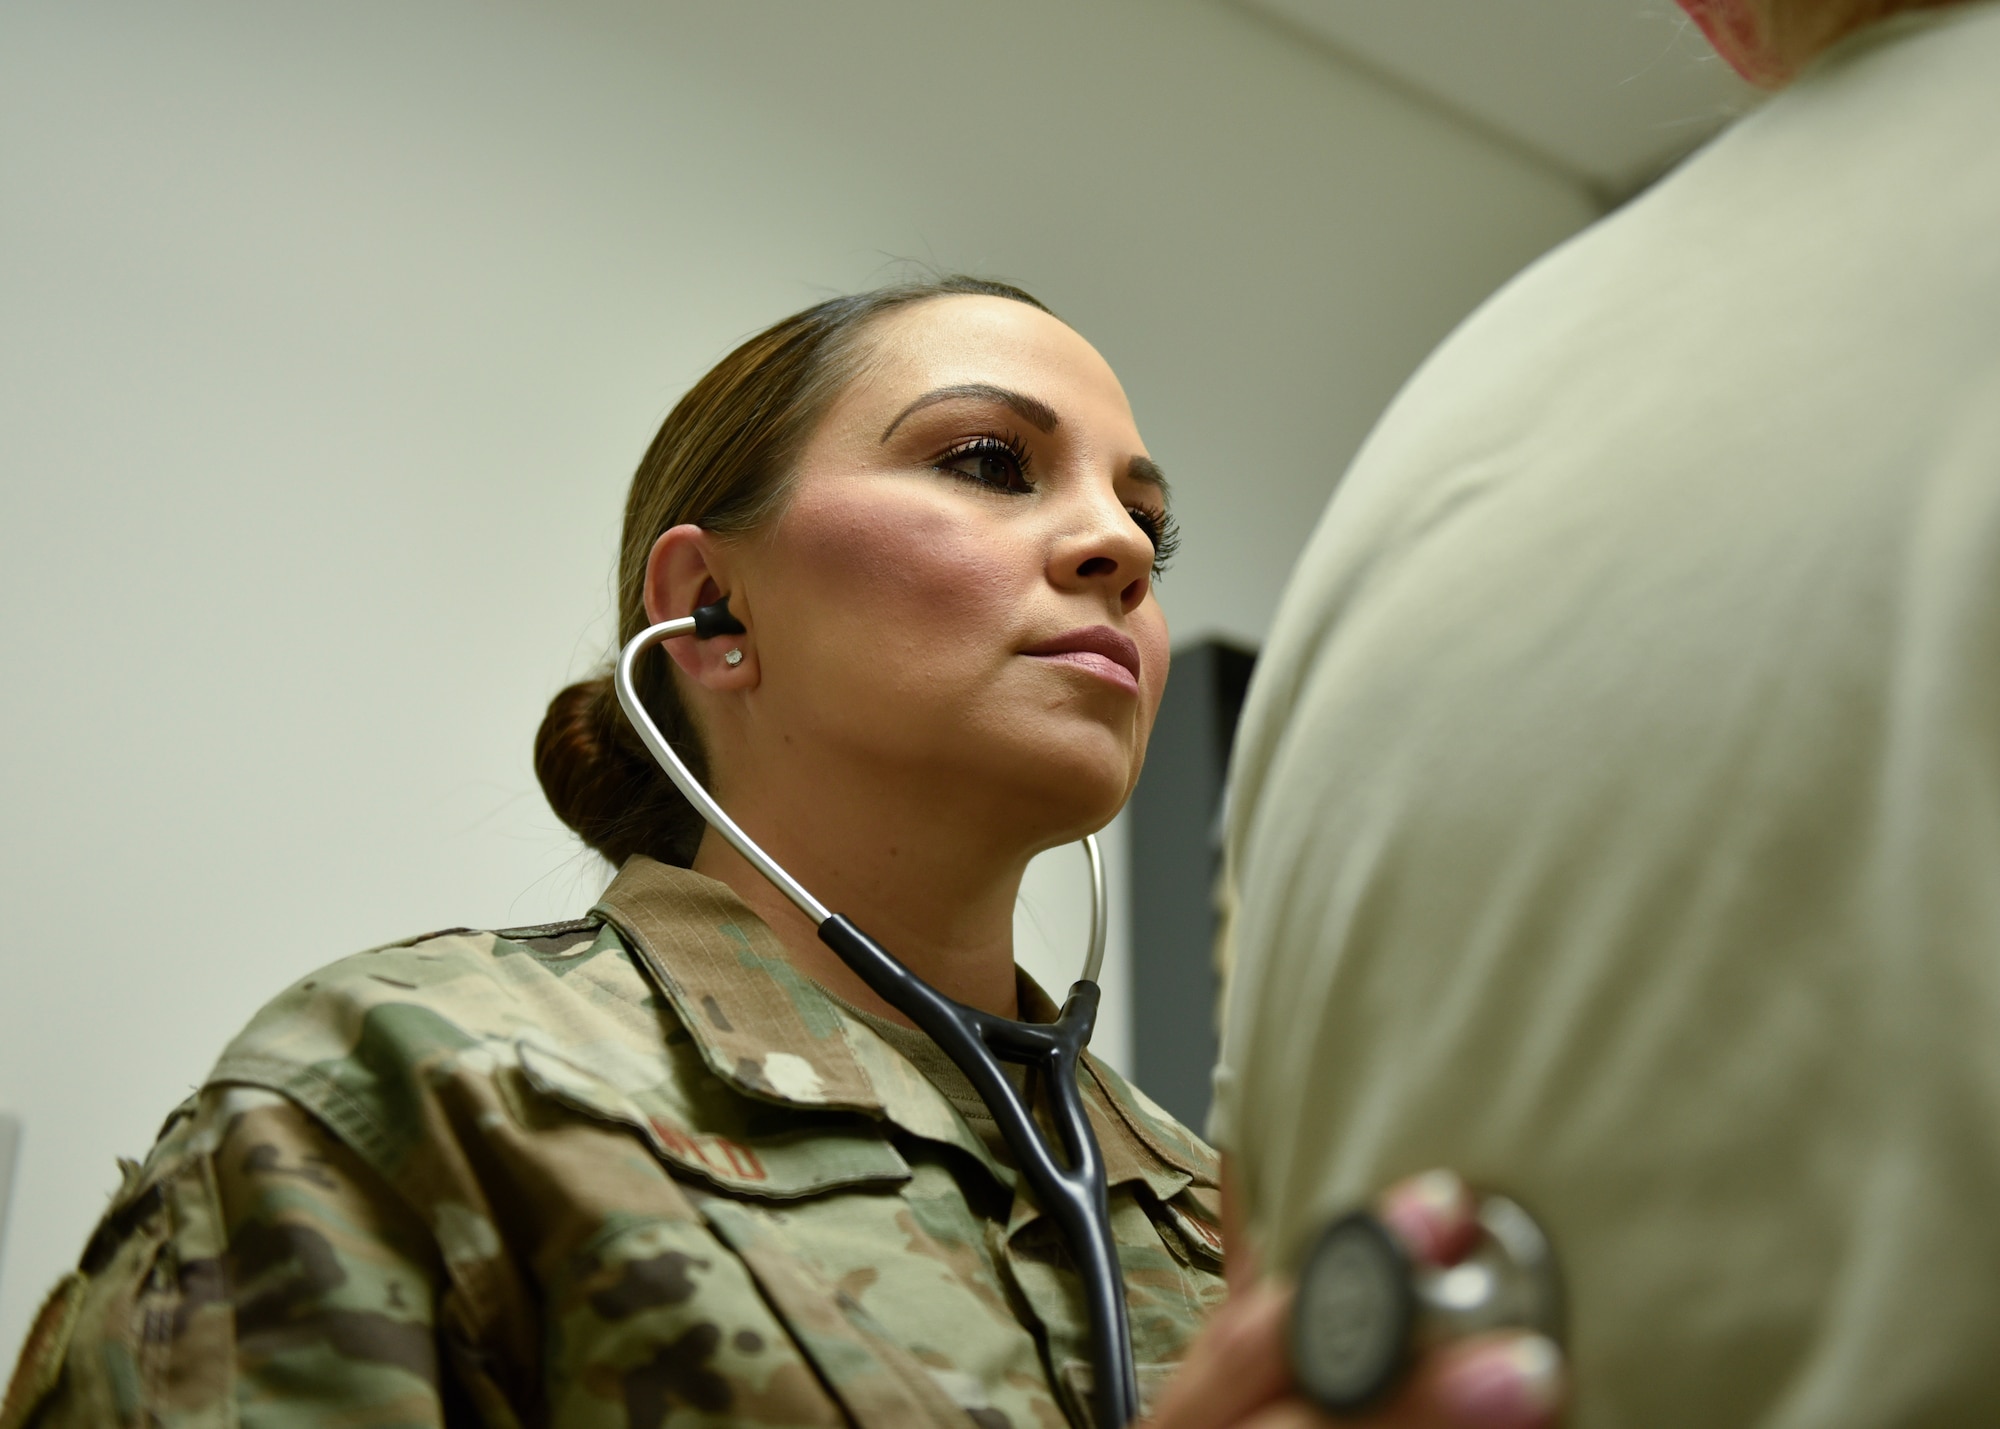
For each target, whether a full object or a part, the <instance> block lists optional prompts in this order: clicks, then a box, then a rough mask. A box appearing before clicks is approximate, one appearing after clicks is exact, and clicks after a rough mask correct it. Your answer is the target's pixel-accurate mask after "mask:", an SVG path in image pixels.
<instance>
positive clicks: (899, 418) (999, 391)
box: [882, 382, 1059, 442]
mask: <svg viewBox="0 0 2000 1429" xmlns="http://www.w3.org/2000/svg"><path fill="white" fill-rule="evenodd" d="M961 397H975V398H980V399H983V400H985V401H988V402H999V403H1001V404H1002V405H1004V406H1007V407H1011V408H1013V409H1014V411H1015V413H1016V414H1018V415H1019V416H1020V418H1021V420H1022V421H1024V422H1027V423H1028V424H1029V425H1031V426H1033V427H1036V428H1039V429H1040V430H1042V431H1044V432H1053V431H1054V430H1055V429H1056V426H1057V424H1058V421H1059V419H1058V418H1057V416H1056V409H1055V408H1053V407H1051V406H1050V405H1049V404H1048V403H1046V402H1043V401H1040V400H1038V399H1036V398H1034V397H1030V396H1029V395H1028V394H1027V393H1025V392H1014V391H1010V390H1008V389H1007V388H1005V387H995V386H994V385H993V384H992V383H990V382H967V383H963V384H961V385H960V386H957V387H937V388H933V389H932V390H931V391H929V392H926V393H924V395H923V396H921V397H919V398H917V400H916V401H914V402H912V403H910V405H909V406H907V407H905V408H903V410H902V411H900V412H898V413H897V414H896V420H895V421H893V422H891V423H889V425H888V426H887V427H886V428H884V429H883V432H882V440H883V441H885V442H886V441H888V440H889V438H890V437H892V436H894V435H895V434H896V428H898V427H900V426H902V425H903V420H904V418H906V417H909V416H911V415H912V414H914V413H917V412H921V411H923V410H924V408H926V407H935V406H936V405H937V404H938V403H940V402H953V401H957V400H958V399H959V398H961Z"/></svg>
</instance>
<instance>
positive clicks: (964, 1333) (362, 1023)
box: [0, 859, 1222, 1429]
mask: <svg viewBox="0 0 2000 1429" xmlns="http://www.w3.org/2000/svg"><path fill="white" fill-rule="evenodd" d="M1024 989H1025V991H1026V994H1027V997H1026V1000H1027V1001H1028V1002H1031V1003H1033V1004H1035V1005H1034V1006H1030V1007H1027V1008H1025V1009H1024V1010H1025V1011H1026V1013H1027V1015H1030V1016H1035V1015H1040V1016H1043V1017H1047V1016H1051V1015H1053V1009H1052V1008H1051V1007H1050V1006H1048V1003H1047V999H1046V997H1043V996H1042V995H1041V994H1040V993H1039V990H1036V989H1034V988H1033V987H1032V984H1027V983H1025V980H1024ZM1087 1067H1088V1077H1087V1087H1086V1091H1087V1095H1088V1098H1089V1101H1090V1107H1091V1113H1092V1117H1093V1120H1094V1123H1095V1125H1096V1128H1097V1133H1098V1136H1099V1137H1100V1138H1101V1140H1102V1142H1103V1146H1104V1153H1105V1159H1106V1162H1107V1164H1108V1168H1109V1174H1110V1180H1111V1182H1112V1191H1111V1206H1112V1216H1113V1222H1114V1225H1115V1228H1116V1233H1117V1236H1118V1240H1119V1246H1120V1255H1121V1259H1122V1263H1123V1266H1124V1271H1125V1277H1126V1285H1127V1289H1128V1293H1129V1298H1130V1303H1131V1310H1132V1328H1133V1336H1134V1341H1135V1348H1136V1350H1137V1355H1138V1360H1139V1363H1140V1365H1141V1366H1142V1369H1141V1391H1142V1396H1144V1395H1147V1394H1149V1393H1150V1392H1151V1391H1152V1390H1154V1389H1156V1388H1157V1385H1158V1383H1159V1381H1160V1379H1161V1378H1162V1377H1163V1376H1164V1373H1165V1370H1166V1367H1167V1366H1169V1365H1171V1364H1172V1363H1173V1362H1174V1361H1175V1360H1176V1359H1178V1358H1179V1356H1180V1355H1181V1353H1182V1352H1183V1350H1184V1348H1185V1346H1186V1345H1187V1343H1188V1341H1189V1339H1190V1338H1191V1337H1192V1336H1193V1335H1194V1333H1195V1332H1196V1330H1197V1328H1198V1327H1199V1326H1200V1324H1201V1322H1202V1320H1203V1319H1204V1317H1205V1316H1206V1314H1207V1313H1208V1312H1209V1310H1210V1309H1211V1308H1213V1306H1214V1305H1215V1304H1217V1303H1218V1302H1219V1301H1220V1299H1221V1296H1222V1284H1221V1280H1220V1269H1221V1262H1220V1258H1219V1250H1220V1236H1219V1234H1218V1230H1217V1198H1216V1192H1215V1164H1214V1161H1213V1158H1212V1155H1211V1153H1210V1152H1209V1150H1208V1148H1207V1147H1206V1146H1204V1145H1202V1144H1201V1143H1200V1142H1199V1141H1197V1140H1196V1139H1195V1138H1194V1137H1193V1136H1192V1135H1191V1134H1189V1133H1188V1132H1187V1131H1186V1130H1184V1129H1183V1128H1182V1127H1180V1126H1179V1125H1178V1124H1177V1123H1175V1122H1174V1121H1173V1120H1172V1119H1171V1118H1170V1117H1168V1116H1167V1115H1166V1114H1165V1113H1164V1112H1163V1111H1161V1110H1160V1109H1159V1108H1158V1107H1156V1106H1154V1105H1153V1104H1152V1103H1151V1102H1149V1101H1147V1100H1146V1099H1145V1098H1144V1097H1143V1096H1141V1095H1140V1094H1139V1093H1137V1092H1136V1091H1134V1090H1133V1089H1132V1088H1131V1087H1129V1086H1128V1085H1127V1084H1126V1083H1125V1082H1124V1081H1123V1080H1122V1079H1121V1078H1119V1077H1118V1076H1117V1074H1116V1073H1114V1072H1112V1071H1111V1070H1110V1069H1108V1068H1106V1067H1105V1066H1103V1065H1102V1064H1101V1063H1097V1062H1095V1061H1091V1062H1089V1063H1088V1064H1087ZM1086 1361H1087V1350H1086V1338H1085V1324H1084V1320H1083V1314H1082V1304H1081V1300H1080V1297H1079V1293H1078V1287H1077V1284H1076V1279H1075V1276H1074V1274H1073V1272H1072V1270H1071V1268H1070V1266H1069V1264H1068V1261H1067V1258H1066V1256H1065V1254H1064V1251H1063V1249H1062V1246H1061V1243H1060V1241H1059V1239H1058V1238H1057V1236H1056V1235H1055V1233H1054V1230H1053V1227H1052V1226H1051V1225H1050V1224H1049V1223H1048V1222H1047V1221H1046V1220H1045V1219H1044V1218H1043V1217H1042V1216H1041V1214H1040V1213H1039V1212H1038V1210H1037V1209H1036V1207H1035V1205H1034V1203H1033V1201H1032V1200H1031V1199H1030V1198H1029V1197H1028V1196H1027V1195H1026V1194H1025V1193H1024V1191H1023V1189H1022V1185H1021V1183H1020V1181H1019V1179H1018V1178H1017V1177H1016V1176H1015V1174H1014V1172H1013V1171H1012V1169H1011V1168H1010V1167H1009V1166H1008V1165H1006V1164H1005V1163H1004V1162H1003V1161H1001V1160H999V1159H996V1157H995V1156H994V1154H993V1153H992V1151H991V1150H990V1149H989V1148H988V1146H987V1144H986V1143H985V1141H983V1140H982V1138H981V1137H980V1136H979V1135H977V1134H976V1133H975V1132H974V1130H973V1129H971V1128H970V1127H969V1126H968V1125H967V1123H966V1121H965V1119H964V1118H963V1117H962V1116H961V1115H960V1114H959V1113H958V1112H957V1111H955V1110H954V1109H953V1107H952V1104H951V1102H950V1101H949V1100H948V1099H947V1097H946V1096H945V1095H944V1094H943V1093H942V1092H941V1091H940V1090H939V1088H938V1087H936V1086H934V1085H933V1084H932V1083H931V1082H930V1081H929V1080H927V1079H926V1078H925V1077H924V1076H923V1075H921V1074H920V1073H919V1072H918V1071H917V1070H916V1068H915V1067H914V1066H912V1064H911V1063H910V1062H909V1061H908V1060H907V1059H905V1058H904V1057H903V1056H902V1055H901V1054H900V1053H898V1052H897V1051H896V1050H895V1049H894V1048H892V1047H891V1046H890V1045H889V1043H888V1042H887V1041H885V1040H884V1039H883V1038H882V1037H881V1036H878V1035H877V1034H876V1033H875V1032H873V1031H871V1030H870V1029H869V1028H868V1027H867V1026H866V1025H865V1024H864V1023H863V1022H862V1021H861V1020H859V1019H858V1018H856V1017H855V1016H853V1015H852V1014H850V1013H849V1012H847V1011H846V1010H845V1009H843V1008H842V1007H841V1006H840V1004H838V1003H837V1002H835V1001H834V1000H833V999H832V998H831V997H829V996H828V995H827V994H826V993H825V992H824V991H822V990H821V989H820V988H819V987H818V985H817V984H815V983H813V982H811V981H809V980H807V979H806V978H804V977H803V976H801V975H800V974H799V973H797V972H796V971H794V970H793V968H792V967H791V965H790V963H789V962H787V961H786V959H785V957H784V955H783V953H782V951H781V949H780V947H779V945H778V943H777V941H776V939H775V938H774V937H773V936H772V934H771V933H770V931H769V930H768V929H767V928H765V927H764V925H763V924H762V923H760V922H759V921H758V920H757V919H756V917H755V916H754V915H753V914H752V913H750V911H749V910H748V909H747V908H746V907H745V906H744V905H743V904H742V903H741V902H740V901H739V900H737V899H736V898H735V896H734V895H733V894H731V893H730V892H729V890H728V889H726V888H724V887H723V886H722V885H720V884H717V883H714V882H712V881H710V880H708V879H704V878H701V877H699V876H698V875H695V874H693V873H691V872H689V871H687V870H685V869H678V868H670V867H667V866H665V865H662V864H658V863H654V862H652V861H650V860H645V859H635V860H634V861H633V862H632V863H630V864H628V865H627V866H626V868H625V869H624V871H623V872H621V874H620V875H619V877H618V879H617V881H616V882H614V883H613V884H612V886H611V888H610V889H609V890H608V891H607V892H606V893H605V895H604V897H603V899H602V900H601V901H600V903H599V904H598V906H597V907H596V908H594V909H593V910H592V911H591V913H590V915H589V916H588V917H586V918H583V919H579V920H577V921H575V922H573V923H567V924H560V925H555V926H551V927H545V928H535V929H516V930H512V931H508V932H502V933H478V932H468V931H463V930H461V931H455V932H451V933H444V934H438V935H434V936H431V937H427V938H423V939H419V940H417V941H414V942H411V943H406V944H399V945H396V946H393V947H388V948H382V949H377V950H375V951H373V952H369V953H363V954H359V955H357V956H355V957H351V958H348V959H345V960H344V961H341V962H338V963H335V964H334V965H332V966H331V967H329V968H326V969H324V970H322V971H320V972H317V973H315V974H313V975H312V976H311V977H308V978H306V979H305V980H303V981H302V982H300V983H298V984H297V985H296V986H294V987H293V988H291V989H290V990H289V991H287V992H285V993H284V994H282V995H281V996H280V997H278V998H277V999H276V1001H274V1002H272V1003H271V1004H270V1006H269V1007H267V1008H266V1009H265V1010H264V1011H263V1012H262V1013H260V1014H259V1015H258V1016H257V1017H256V1018H255V1019H254V1020H253V1021H252V1022H251V1024H250V1026H249V1027H248V1028H247V1029H246V1030H245V1031H244V1032H243V1034H242V1035H241V1036H239V1037H238V1038H237V1039H236V1041H235V1042H234V1043H232V1044H231V1045H230V1047H229V1049H228V1050H227V1051H226V1052H225V1053H224V1054H223V1056H222V1059H221V1061H220V1062H219V1063H218V1064H217V1065H216V1068H215V1071H214V1073H213V1074H212V1075H211V1077H210V1079H209V1081H208V1083H207V1084H206V1085H205V1086H204V1087H203V1089H202V1090H201V1091H200V1093H199V1094H197V1095H196V1096H195V1097H193V1098H191V1099H190V1100H189V1101H188V1102H187V1103H186V1104H184V1105H183V1106H182V1107H180V1108H179V1109H178V1110H177V1111H176V1112H175V1113H174V1115H173V1117H172V1118H171V1119H170V1120H169V1122H168V1124H167V1127H166V1129H165V1130H164V1132H163V1133H162V1135H161V1137H160V1140H159V1143H158V1145H156V1146H155V1147H154V1149H153V1152H152V1154H151V1156H150V1157H149V1158H148V1159H147V1161H146V1164H145V1165H144V1166H135V1165H129V1164H128V1166H127V1168H126V1177H125V1184H124V1186H123V1188H122V1189H121V1190H120V1191H119V1192H118V1194H117V1195H116V1196H115V1197H114V1199H113V1202H112V1205H111V1208H110V1210H109V1212H108V1213H107V1214H106V1216H105V1218H104V1220H103V1222H102V1224H101V1225H100V1226H99V1227H98V1229H97V1232H96V1234H95V1235H94V1236H93V1237H92V1239H91V1241H90V1244H89V1246H88V1248H87V1249H86V1250H85V1252H84V1255H83V1258H82V1261H81V1263H80V1265H79V1267H78V1269H77V1271H76V1272H74V1273H73V1274H72V1275H70V1276H69V1277H67V1278H66V1279H65V1280H64V1281H63V1282H62V1283H61V1284H60V1285H59V1286H58V1287H57V1289H56V1291H55V1292H54V1293H53V1294H52V1295H51V1297H50V1299H49V1302H48V1305H47V1306H46V1307H45V1309H44V1311H43V1313H42V1315H41V1316H40V1318H39V1319H38V1321H37V1323H36V1326H35V1328H34V1330H33V1331H32V1332H31V1333H30V1335H29V1338H28V1341H27V1343H26V1345H25V1347H24V1349H23V1353H22V1357H21V1362H20V1366H19V1368H18V1369H17V1370H16V1373H15V1378H14V1382H13V1385H12V1387H11V1388H10V1390H9V1392H8V1397H7V1400H6V1402H5V1407H4V1409H0V1429H26V1426H29V1425H33V1426H36V1429H63V1427H64V1426H71V1425H92V1426H98V1425H112V1424H117V1425H136V1424H146V1425H159V1426H165V1427H166V1429H180V1426H193V1425H211V1424H213V1425H225V1424H242V1425H266V1424H269V1425H286V1426H294V1425H308V1424H327V1425H333V1424H339V1425H359V1424H365V1425H392V1424H396V1425H400V1424H409V1425H437V1424H443V1423H447V1422H449V1423H453V1424H463V1423H483V1424H489V1425H538V1424H561V1425H578V1426H585V1425H588V1426H597V1425H602V1426H606V1429H611V1426H631V1429H661V1426H674V1429H680V1426H698V1425H725V1424H726V1425H752V1426H778V1425H822V1424H825V1425H837V1424H861V1425H897V1426H901V1425H954V1426H964V1425H967V1424H968V1423H970V1424H974V1425H979V1426H982V1429H1000V1426H1015V1429H1031V1426H1032V1429H1056V1426H1061V1425H1063V1424H1064V1423H1066V1422H1067V1423H1075V1424H1085V1423H1087V1422H1088V1409H1087V1386H1088V1382H1089V1370H1088V1365H1087V1362H1086Z"/></svg>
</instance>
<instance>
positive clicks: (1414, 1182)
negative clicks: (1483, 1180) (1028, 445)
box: [1382, 1171, 1472, 1263]
mask: <svg viewBox="0 0 2000 1429" xmlns="http://www.w3.org/2000/svg"><path fill="white" fill-rule="evenodd" d="M1382 1216H1383V1219H1384V1220H1386V1221H1388V1223H1389V1226H1390V1228H1391V1229H1393V1230H1394V1231H1395V1232H1396V1234H1397V1235H1399V1236H1401V1237H1402V1238H1403V1242H1404V1244H1406V1245H1408V1246H1409V1247H1410V1249H1411V1250H1412V1251H1413V1252H1415V1254H1416V1255H1417V1257H1418V1259H1420V1260H1430V1261H1438V1262H1442V1263H1449V1262H1451V1261H1453V1260H1456V1259H1457V1258H1458V1255H1459V1254H1463V1252H1464V1250H1465V1249H1466V1246H1465V1241H1466V1239H1467V1233H1468V1232H1469V1230H1470V1229H1471V1226H1472V1193H1471V1192H1470V1191H1469V1190H1467V1189H1466V1185H1465V1182H1463V1181H1461V1180H1460V1179H1459V1178H1458V1177H1457V1176H1456V1175H1454V1174H1453V1173H1452V1172H1450V1171H1426V1172H1424V1174H1423V1175H1421V1176H1412V1177H1411V1178H1410V1179H1409V1180H1408V1181H1405V1182H1404V1183H1403V1184H1402V1185H1400V1186H1398V1187H1397V1188H1396V1190H1395V1191H1394V1192H1393V1193H1392V1194H1391V1195H1390V1197H1389V1200H1388V1204H1387V1205H1385V1206H1384V1207H1383V1208H1382Z"/></svg>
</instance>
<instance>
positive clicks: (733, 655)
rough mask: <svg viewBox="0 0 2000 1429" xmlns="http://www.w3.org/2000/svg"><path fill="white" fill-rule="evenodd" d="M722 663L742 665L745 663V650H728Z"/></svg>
mask: <svg viewBox="0 0 2000 1429" xmlns="http://www.w3.org/2000/svg"><path fill="white" fill-rule="evenodd" d="M722 663H723V664H725V665H741V664H742V663H743V652H742V651H741V650H731V651H729V652H727V653H726V654H724V655H723V657H722Z"/></svg>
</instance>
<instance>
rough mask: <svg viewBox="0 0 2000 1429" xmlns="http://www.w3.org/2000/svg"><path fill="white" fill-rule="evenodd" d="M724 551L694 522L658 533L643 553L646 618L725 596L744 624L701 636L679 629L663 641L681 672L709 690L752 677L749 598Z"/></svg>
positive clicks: (736, 686) (743, 686) (688, 610)
mask: <svg viewBox="0 0 2000 1429" xmlns="http://www.w3.org/2000/svg"><path fill="white" fill-rule="evenodd" d="M730 571H731V562H730V560H729V552H728V551H727V549H726V548H724V547H723V545H722V544H721V543H720V542H719V541H717V540H716V538H715V536H714V534H713V533H712V532H709V531H704V530H703V529H702V528H701V527H699V526H674V527H671V528H669V529H668V530H666V531H663V532H661V533H660V538H659V540H657V541H655V542H653V549H652V552H651V553H650V554H649V555H648V556H647V557H646V584H645V589H644V591H643V595H644V597H645V605H646V619H647V620H649V621H652V622H653V623H655V624H658V623H659V622H660V621H663V620H678V619H679V618H680V617H682V616H684V615H692V614H694V612H695V609H696V607H698V606H704V605H713V604H715V602H717V601H718V600H721V599H723V598H724V597H725V596H727V597H729V613H730V614H731V615H733V616H735V617H736V620H737V622H738V623H739V624H741V625H742V626H743V627H744V628H745V633H744V634H742V635H717V636H714V637H713V638H711V639H707V640H703V639H701V638H700V637H699V636H695V635H683V636H681V637H680V638H678V639H675V640H669V641H668V642H667V643H666V649H667V653H668V654H669V655H671V656H673V659H674V663H675V664H676V665H678V666H680V667H681V671H682V673H683V674H685V675H687V676H688V677H689V678H690V679H692V680H694V681H696V682H697V683H699V684H701V685H703V686H705V687H706V688H708V689H711V690H747V689H750V688H752V687H753V686H755V685H756V683H757V655H756V652H755V650H753V649H752V648H751V643H750V642H751V639H752V636H751V634H750V633H749V626H750V619H749V611H748V608H747V603H748V598H747V597H746V596H745V595H744V593H743V592H742V591H741V590H737V589H732V586H731V581H730Z"/></svg>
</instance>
